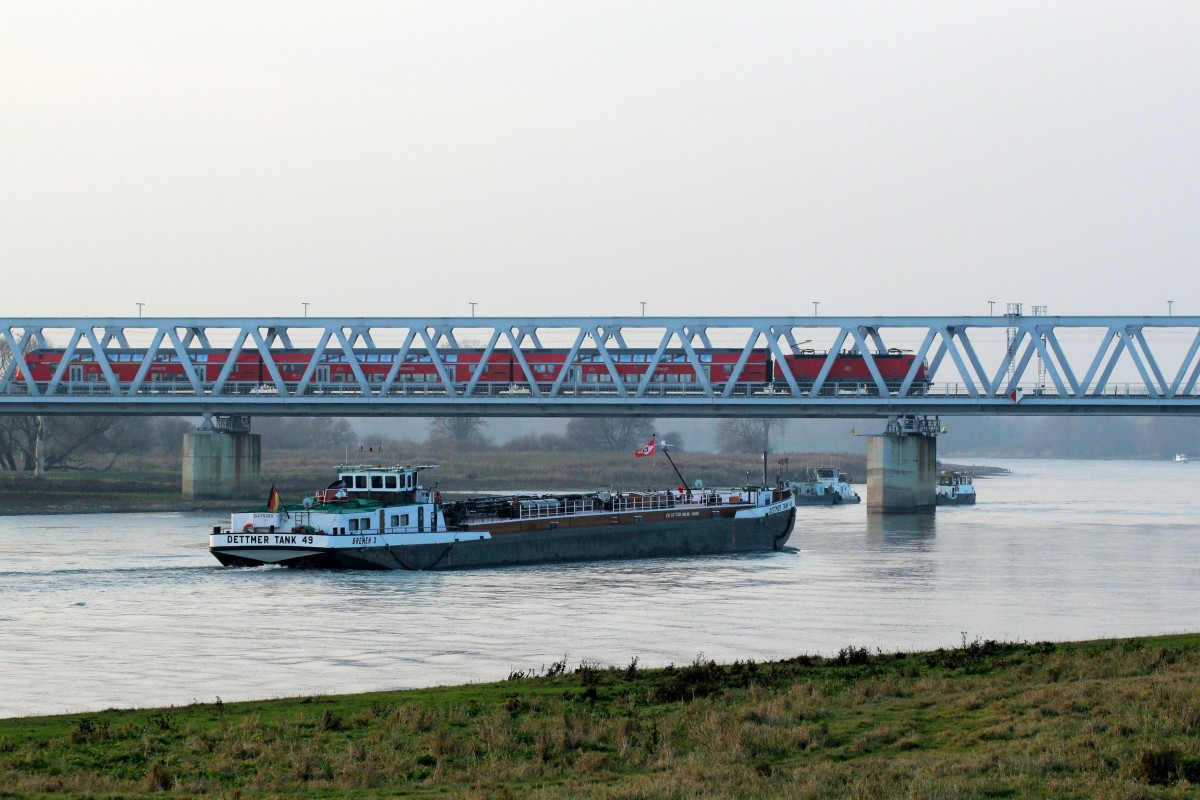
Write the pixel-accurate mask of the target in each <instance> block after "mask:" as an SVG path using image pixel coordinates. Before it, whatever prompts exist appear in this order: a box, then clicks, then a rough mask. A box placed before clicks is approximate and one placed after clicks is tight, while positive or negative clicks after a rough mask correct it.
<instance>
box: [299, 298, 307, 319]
mask: <svg viewBox="0 0 1200 800" xmlns="http://www.w3.org/2000/svg"><path fill="white" fill-rule="evenodd" d="M300 305H302V306H304V316H305V317H307V316H308V303H305V302H304V301H301V302H300Z"/></svg>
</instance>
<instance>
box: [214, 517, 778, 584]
mask: <svg viewBox="0 0 1200 800" xmlns="http://www.w3.org/2000/svg"><path fill="white" fill-rule="evenodd" d="M795 521H796V509H795V507H794V506H793V507H790V508H788V509H786V510H784V511H781V512H779V513H775V514H768V515H765V516H754V517H749V518H744V517H736V518H735V517H717V518H712V519H703V520H687V521H678V522H670V521H666V522H646V523H644V524H633V525H611V526H604V525H599V526H591V527H579V528H563V529H556V530H544V531H532V532H525V533H508V534H503V535H498V536H492V537H491V538H485V539H471V538H463V539H459V540H458V541H448V542H437V543H425V544H400V545H396V544H384V545H382V546H366V547H354V548H344V547H338V548H328V549H316V550H315V551H314V549H313V548H307V549H304V548H296V550H295V551H292V552H288V548H270V551H269V552H268V551H266V550H264V548H262V547H261V546H257V547H256V546H253V545H251V546H247V547H239V546H225V547H210V550H211V552H212V554H213V555H214V556H215V557H216V558H217V560H219V561H220V562H221V563H222V564H224V565H226V566H262V565H264V564H280V565H283V566H288V567H296V568H318V569H374V570H398V569H405V570H444V569H474V568H480V567H501V566H514V565H519V564H558V563H566V562H572V561H593V560H609V559H635V558H663V557H676V556H697V555H712V554H718V553H742V552H754V551H771V550H779V549H781V548H783V547H784V545H786V543H787V541H788V538H789V537H790V536H791V533H792V529H793V527H794V525H795Z"/></svg>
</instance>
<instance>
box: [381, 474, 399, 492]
mask: <svg viewBox="0 0 1200 800" xmlns="http://www.w3.org/2000/svg"><path fill="white" fill-rule="evenodd" d="M383 488H385V489H395V488H396V476H395V475H384V476H383Z"/></svg>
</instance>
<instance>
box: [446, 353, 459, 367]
mask: <svg viewBox="0 0 1200 800" xmlns="http://www.w3.org/2000/svg"><path fill="white" fill-rule="evenodd" d="M443 360H444V361H445V362H446V363H447V364H456V363H458V353H447V354H446V357H445V359H443Z"/></svg>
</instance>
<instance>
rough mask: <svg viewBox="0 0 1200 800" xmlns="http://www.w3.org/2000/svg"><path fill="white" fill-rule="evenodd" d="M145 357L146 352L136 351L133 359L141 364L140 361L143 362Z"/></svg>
mask: <svg viewBox="0 0 1200 800" xmlns="http://www.w3.org/2000/svg"><path fill="white" fill-rule="evenodd" d="M145 357H146V356H145V354H144V353H134V354H133V361H134V363H135V364H140V363H142V359H143V358H145Z"/></svg>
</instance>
